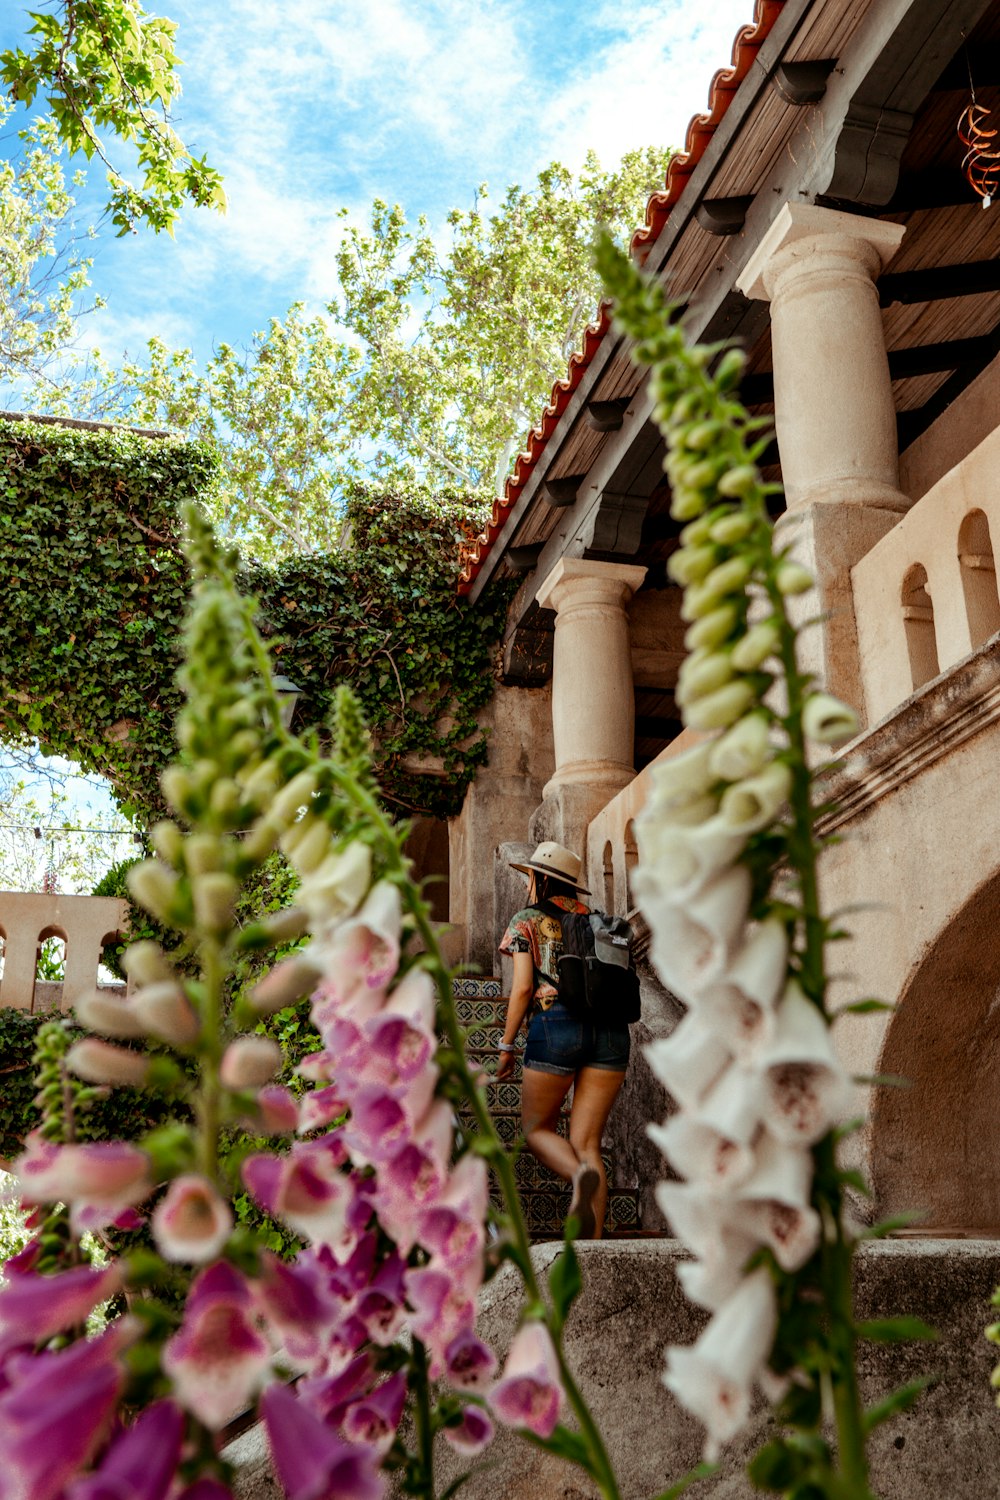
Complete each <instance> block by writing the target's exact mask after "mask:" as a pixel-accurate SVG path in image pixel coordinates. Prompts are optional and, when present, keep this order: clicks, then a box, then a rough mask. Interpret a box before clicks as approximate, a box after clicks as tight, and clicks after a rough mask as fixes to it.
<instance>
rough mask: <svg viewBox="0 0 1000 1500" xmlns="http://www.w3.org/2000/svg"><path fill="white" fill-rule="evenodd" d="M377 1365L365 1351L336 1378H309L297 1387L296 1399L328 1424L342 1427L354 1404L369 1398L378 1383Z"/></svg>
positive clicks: (333, 1376) (300, 1382)
mask: <svg viewBox="0 0 1000 1500" xmlns="http://www.w3.org/2000/svg"><path fill="white" fill-rule="evenodd" d="M375 1379H376V1374H375V1361H374V1359H373V1358H372V1355H371V1352H370V1351H369V1350H367V1349H366V1350H365V1351H364V1353H362V1354H358V1355H356V1356H355V1357H354V1359H352V1360H351V1362H350V1364H348V1365H345V1366H344V1368H343V1369H342V1370H341V1371H339V1372H338V1374H336V1375H317V1376H309V1375H307V1376H306V1377H305V1379H304V1380H300V1381H299V1383H298V1385H297V1386H296V1388H295V1389H296V1395H297V1396H298V1398H299V1400H300V1401H304V1402H305V1404H306V1405H307V1406H308V1407H309V1409H310V1410H311V1411H314V1412H315V1413H316V1415H317V1416H318V1417H319V1418H320V1419H321V1420H322V1421H324V1422H326V1423H327V1424H332V1425H333V1426H334V1427H337V1426H339V1425H340V1423H341V1421H342V1420H343V1416H344V1413H345V1412H346V1410H347V1408H348V1406H349V1405H350V1403H351V1402H352V1401H355V1400H357V1399H358V1397H359V1396H362V1395H364V1394H365V1392H366V1391H368V1390H369V1389H370V1388H371V1386H372V1385H373V1384H374V1383H375Z"/></svg>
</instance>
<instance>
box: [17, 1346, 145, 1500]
mask: <svg viewBox="0 0 1000 1500" xmlns="http://www.w3.org/2000/svg"><path fill="white" fill-rule="evenodd" d="M135 1334H136V1329H135V1326H134V1325H133V1324H132V1323H131V1320H128V1319H125V1318H120V1319H118V1321H117V1322H116V1323H115V1324H113V1325H112V1326H111V1328H109V1329H108V1330H107V1332H106V1333H103V1334H102V1335H101V1336H100V1338H97V1339H89V1340H80V1341H79V1342H78V1343H75V1344H71V1345H70V1346H69V1348H68V1349H63V1350H60V1351H59V1353H57V1354H35V1355H32V1354H21V1355H14V1356H13V1357H11V1358H10V1359H9V1360H8V1361H7V1363H6V1365H5V1367H4V1375H5V1377H6V1379H7V1382H8V1384H7V1388H6V1390H4V1391H3V1393H2V1394H0V1453H2V1454H3V1481H2V1482H3V1485H4V1490H3V1492H2V1493H4V1495H5V1496H6V1495H7V1494H10V1495H11V1496H12V1500H22V1497H23V1500H56V1497H57V1496H58V1497H61V1496H62V1494H63V1490H64V1488H65V1486H66V1485H67V1484H69V1482H70V1480H71V1479H72V1478H73V1477H74V1476H75V1475H76V1474H78V1473H79V1471H80V1470H81V1469H82V1468H83V1467H84V1466H85V1465H86V1464H87V1463H88V1462H89V1460H90V1459H91V1458H93V1457H94V1455H95V1454H96V1453H97V1451H98V1450H99V1448H100V1446H101V1444H102V1443H103V1442H104V1440H105V1438H106V1437H107V1434H108V1432H109V1430H110V1427H111V1424H112V1421H113V1420H114V1415H115V1411H116V1410H117V1406H118V1400H119V1397H120V1395H121V1392H122V1388H123V1386H124V1384H125V1372H124V1370H123V1369H122V1367H121V1365H120V1364H119V1361H118V1356H119V1355H120V1353H121V1351H122V1349H123V1348H124V1346H125V1345H126V1344H127V1343H128V1342H130V1341H131V1340H132V1339H133V1338H134V1337H135ZM53 1434H58V1442H54V1441H53Z"/></svg>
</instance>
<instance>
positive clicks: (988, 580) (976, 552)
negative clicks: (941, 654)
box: [958, 510, 1000, 647]
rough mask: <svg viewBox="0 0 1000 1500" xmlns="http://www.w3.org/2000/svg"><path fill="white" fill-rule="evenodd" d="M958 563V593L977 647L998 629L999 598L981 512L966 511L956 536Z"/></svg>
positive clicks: (983, 513)
mask: <svg viewBox="0 0 1000 1500" xmlns="http://www.w3.org/2000/svg"><path fill="white" fill-rule="evenodd" d="M958 561H959V564H960V565H961V569H962V591H963V593H964V594H965V613H966V618H967V619H968V621H969V639H970V641H971V642H972V645H973V646H974V647H975V646H981V645H982V644H983V642H984V641H988V640H989V638H990V636H991V635H993V634H994V633H995V632H996V631H998V630H1000V598H998V596H997V571H996V565H995V564H994V561H993V544H992V542H991V541H990V525H989V522H988V521H987V519H986V514H985V512H984V511H981V510H970V512H969V514H968V515H967V516H966V518H965V520H964V521H963V522H962V525H961V527H960V529H959V533H958Z"/></svg>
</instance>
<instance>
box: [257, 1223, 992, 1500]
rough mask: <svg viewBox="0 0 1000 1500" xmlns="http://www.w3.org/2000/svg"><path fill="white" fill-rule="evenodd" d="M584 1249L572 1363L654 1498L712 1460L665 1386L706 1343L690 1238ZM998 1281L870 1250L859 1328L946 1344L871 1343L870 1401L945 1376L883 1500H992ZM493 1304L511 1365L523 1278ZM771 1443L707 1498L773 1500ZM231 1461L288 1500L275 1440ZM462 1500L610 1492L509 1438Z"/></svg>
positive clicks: (953, 1249)
mask: <svg viewBox="0 0 1000 1500" xmlns="http://www.w3.org/2000/svg"><path fill="white" fill-rule="evenodd" d="M559 1249H560V1247H559V1245H557V1244H546V1245H538V1246H536V1247H535V1249H534V1251H533V1257H534V1260H535V1264H536V1267H537V1269H538V1271H539V1273H541V1274H542V1275H545V1274H547V1270H548V1267H549V1266H550V1264H551V1263H552V1261H553V1260H554V1259H555V1257H556V1255H557V1254H558V1253H559ZM578 1249H579V1254H580V1260H581V1263H582V1267H583V1275H584V1292H583V1295H582V1296H581V1298H580V1300H579V1302H578V1303H577V1305H576V1307H575V1308H574V1310H573V1312H572V1314H571V1316H570V1320H569V1323H568V1326H567V1332H566V1346H567V1352H568V1354H569V1358H570V1361H571V1363H572V1366H573V1369H574V1370H575V1372H576V1374H577V1377H578V1379H579V1382H580V1385H581V1387H582V1389H583V1391H584V1394H585V1395H586V1397H587V1399H588V1400H589V1401H590V1403H591V1405H592V1408H593V1410H594V1411H595V1414H596V1415H597V1418H598V1420H599V1422H600V1425H601V1428H602V1431H603V1432H604V1434H605V1437H606V1440H607V1441H608V1443H609V1447H610V1449H611V1453H612V1457H613V1459H614V1462H615V1465H616V1468H617V1471H618V1474H619V1479H620V1482H621V1486H622V1495H623V1500H646V1497H649V1496H652V1495H656V1494H658V1493H660V1491H662V1490H663V1489H664V1488H666V1487H667V1485H668V1484H670V1483H672V1482H673V1481H675V1480H677V1479H678V1478H679V1477H680V1476H681V1475H682V1474H684V1473H686V1472H687V1470H688V1469H690V1468H691V1467H692V1466H693V1465H694V1464H695V1463H697V1461H698V1459H699V1456H700V1452H699V1449H700V1442H701V1436H700V1428H699V1427H698V1425H697V1424H696V1423H695V1422H694V1421H693V1419H692V1418H690V1417H689V1416H687V1415H686V1414H685V1413H684V1412H682V1411H680V1410H679V1408H678V1407H677V1405H676V1403H675V1402H674V1401H673V1399H672V1398H671V1397H670V1396H669V1395H668V1393H667V1391H666V1390H665V1389H664V1387H663V1385H662V1384H661V1382H660V1378H659V1377H660V1371H661V1369H662V1366H663V1348H664V1345H666V1344H667V1343H668V1342H671V1341H672V1342H676V1343H688V1342H690V1341H691V1340H692V1339H693V1338H695V1337H696V1336H697V1333H698V1331H699V1329H700V1328H701V1326H702V1324H703V1321H704V1315H703V1314H701V1313H699V1312H698V1311H697V1309H694V1308H692V1307H691V1306H690V1304H689V1303H688V1302H687V1301H686V1300H685V1299H684V1297H683V1295H682V1293H681V1290H680V1287H679V1286H678V1283H677V1281H676V1278H675V1276H674V1267H675V1265H676V1264H677V1261H678V1260H679V1259H680V1258H682V1257H683V1254H684V1252H683V1251H682V1250H681V1249H680V1247H679V1246H678V1244H677V1242H676V1241H674V1240H666V1239H665V1240H655V1241H649V1240H645V1241H643V1240H638V1241H627V1240H623V1241H605V1242H603V1243H588V1244H581V1245H580V1246H579V1247H578ZM998 1280H1000V1243H998V1242H997V1241H994V1240H933V1239H927V1240H921V1239H901V1240H889V1241H885V1242H879V1243H873V1244H871V1245H868V1246H866V1247H865V1248H864V1249H863V1250H862V1251H861V1254H860V1255H859V1259H858V1270H857V1297H858V1313H859V1316H860V1317H866V1318H870V1317H888V1316H890V1315H892V1314H894V1313H917V1314H919V1315H920V1316H922V1317H924V1318H926V1319H927V1321H928V1322H930V1323H932V1324H933V1325H934V1326H935V1327H936V1328H937V1329H938V1331H939V1333H940V1335H941V1338H940V1342H939V1343H937V1344H910V1345H867V1346H865V1352H864V1356H863V1364H862V1382H863V1391H864V1397H865V1399H866V1401H868V1402H872V1401H875V1400H877V1399H878V1398H880V1397H882V1396H884V1395H886V1394H888V1392H889V1391H890V1390H894V1389H895V1388H896V1387H897V1386H899V1385H902V1384H903V1383H904V1382H906V1381H908V1380H912V1379H914V1378H915V1377H917V1376H919V1375H924V1374H933V1375H935V1376H937V1377H938V1379H937V1384H936V1385H934V1386H933V1387H932V1388H931V1389H930V1390H929V1391H927V1392H926V1393H925V1394H924V1396H923V1397H922V1398H921V1399H920V1401H919V1402H918V1403H917V1405H916V1407H915V1408H914V1409H913V1410H912V1411H911V1412H908V1413H906V1414H905V1415H903V1416H900V1417H897V1418H895V1419H894V1420H893V1421H892V1422H890V1423H887V1424H886V1425H885V1426H884V1427H881V1428H879V1429H878V1431H877V1433H876V1434H875V1436H874V1438H873V1441H872V1456H873V1474H872V1488H873V1490H874V1493H875V1494H877V1495H878V1496H879V1497H880V1500H982V1497H983V1496H987V1495H992V1494H994V1493H995V1492H996V1475H997V1473H998V1472H1000V1414H998V1413H997V1410H996V1407H995V1406H994V1403H993V1393H992V1391H991V1389H990V1384H989V1375H990V1370H991V1368H992V1366H993V1363H994V1356H995V1351H994V1349H993V1348H992V1346H991V1345H989V1344H988V1343H987V1342H986V1340H985V1339H984V1338H983V1329H984V1327H985V1326H986V1325H987V1324H988V1323H989V1322H990V1321H992V1315H991V1310H990V1306H989V1298H990V1295H991V1293H992V1291H993V1288H994V1286H995V1285H996V1283H997V1281H998ZM481 1305H482V1317H481V1322H480V1332H481V1333H482V1334H483V1336H484V1337H485V1338H486V1339H488V1340H489V1341H490V1342H491V1343H492V1344H493V1345H494V1347H495V1348H496V1349H497V1350H498V1352H502V1351H503V1350H504V1349H505V1348H506V1346H507V1344H508V1342H509V1340H510V1337H511V1335H512V1332H513V1329H514V1326H515V1322H516V1319H517V1315H518V1311H519V1308H520V1293H519V1286H518V1280H517V1277H516V1275H515V1273H514V1272H513V1271H512V1270H511V1269H510V1268H505V1269H504V1270H503V1271H501V1273H500V1274H499V1275H498V1276H497V1277H496V1278H495V1279H494V1281H493V1282H491V1283H490V1285H489V1286H488V1287H487V1288H486V1289H485V1291H484V1292H483V1295H482V1301H481ZM768 1435H769V1421H768V1418H767V1415H766V1413H765V1412H761V1414H760V1416H759V1417H758V1419H757V1421H756V1423H755V1424H754V1427H753V1429H752V1431H751V1432H750V1434H749V1435H748V1437H747V1438H746V1439H745V1440H744V1441H743V1442H742V1443H740V1444H734V1445H733V1447H732V1449H731V1450H730V1451H729V1452H728V1453H727V1455H726V1457H725V1460H724V1462H723V1464H722V1467H721V1468H720V1470H719V1473H718V1474H717V1475H716V1476H715V1477H713V1478H712V1479H711V1480H708V1481H707V1482H705V1483H704V1484H701V1485H699V1486H697V1487H696V1488H695V1489H694V1490H693V1491H692V1496H693V1497H698V1500H700V1497H701V1496H706V1497H708V1496H710V1497H711V1500H751V1497H752V1496H756V1495H758V1494H759V1491H756V1490H752V1489H751V1488H750V1485H749V1484H748V1482H747V1481H746V1479H745V1477H744V1475H743V1472H742V1469H743V1465H744V1463H745V1462H746V1458H747V1456H748V1455H749V1453H751V1452H753V1451H755V1450H756V1448H757V1447H759V1446H760V1444H761V1443H762V1442H764V1441H766V1440H767V1437H768ZM440 1446H441V1448H442V1449H445V1448H446V1446H447V1445H445V1444H444V1443H441V1445H440ZM228 1456H230V1457H231V1458H232V1459H234V1460H235V1461H238V1462H239V1463H240V1465H241V1482H240V1484H239V1485H238V1486H237V1495H238V1496H240V1497H241V1500H277V1497H278V1494H279V1492H278V1490H277V1488H276V1487H275V1485H274V1482H273V1480H272V1479H271V1477H270V1473H269V1469H268V1463H267V1457H266V1449H265V1444H264V1441H263V1437H262V1435H261V1432H260V1429H259V1428H254V1429H252V1430H251V1431H250V1432H248V1433H246V1434H245V1435H244V1436H243V1437H241V1438H239V1439H238V1440H237V1442H236V1443H234V1444H233V1445H232V1447H231V1448H230V1449H229V1450H228ZM461 1467H464V1466H461ZM461 1467H460V1465H459V1461H458V1460H457V1458H456V1457H455V1456H454V1455H452V1454H451V1452H450V1450H448V1451H447V1452H442V1453H441V1456H440V1474H439V1478H438V1486H439V1492H440V1490H441V1489H444V1488H445V1487H446V1484H447V1482H449V1481H450V1480H451V1479H452V1478H454V1477H455V1476H456V1475H457V1474H458V1473H459V1472H461ZM461 1494H462V1496H463V1500H497V1497H498V1496H502V1497H503V1500H591V1496H593V1495H594V1494H595V1491H594V1490H593V1489H592V1488H591V1486H589V1485H588V1484H587V1482H586V1481H585V1480H584V1478H583V1477H582V1475H581V1474H580V1473H579V1471H577V1470H575V1469H570V1468H568V1467H567V1466H566V1465H564V1464H561V1463H557V1462H556V1461H555V1460H554V1459H551V1458H550V1457H549V1456H548V1455H547V1454H544V1453H541V1452H539V1451H537V1450H536V1449H534V1448H532V1447H530V1446H529V1445H528V1444H526V1443H524V1442H522V1441H520V1440H519V1439H516V1438H514V1437H513V1436H512V1435H511V1434H510V1433H506V1432H503V1431H501V1432H500V1433H499V1435H498V1437H497V1440H496V1442H495V1443H494V1444H493V1446H492V1448H491V1449H490V1451H489V1453H488V1455H487V1456H486V1459H485V1462H484V1464H483V1467H482V1468H481V1469H480V1470H479V1471H478V1472H477V1473H476V1474H474V1476H473V1477H472V1479H471V1480H470V1481H469V1482H468V1483H467V1484H466V1485H464V1486H463V1487H462V1490H461Z"/></svg>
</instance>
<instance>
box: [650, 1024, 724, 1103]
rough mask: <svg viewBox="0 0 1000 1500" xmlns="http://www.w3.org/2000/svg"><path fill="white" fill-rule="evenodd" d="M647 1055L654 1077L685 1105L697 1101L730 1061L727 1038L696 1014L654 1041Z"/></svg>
mask: <svg viewBox="0 0 1000 1500" xmlns="http://www.w3.org/2000/svg"><path fill="white" fill-rule="evenodd" d="M645 1057H646V1061H647V1062H648V1063H649V1066H650V1068H651V1070H652V1072H653V1075H654V1077H656V1078H658V1079H659V1080H660V1082H661V1083H662V1084H663V1087H664V1088H665V1089H667V1090H669V1092H670V1093H671V1094H672V1095H673V1097H674V1098H675V1099H676V1100H677V1102H678V1104H680V1105H682V1106H683V1107H685V1108H689V1107H690V1106H691V1105H694V1104H697V1103H698V1102H699V1101H700V1100H701V1099H702V1097H703V1096H704V1095H705V1094H706V1093H707V1092H708V1090H709V1089H710V1088H711V1087H712V1085H713V1084H714V1083H715V1081H716V1079H717V1078H718V1077H719V1075H720V1074H721V1073H722V1071H723V1069H724V1068H727V1067H728V1066H729V1063H730V1053H729V1048H728V1047H727V1046H726V1043H725V1040H724V1039H723V1038H722V1037H721V1036H720V1035H719V1033H718V1032H717V1031H713V1030H712V1029H711V1028H710V1027H707V1026H706V1025H705V1023H704V1022H703V1021H701V1020H699V1018H698V1017H697V1016H693V1015H692V1016H685V1018H684V1020H683V1021H681V1023H680V1024H679V1025H678V1026H676V1027H675V1028H674V1030H673V1031H672V1032H671V1033H670V1035H669V1036H667V1037H659V1038H658V1039H657V1040H656V1041H655V1042H650V1043H649V1045H648V1046H647V1047H646V1049H645Z"/></svg>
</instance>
